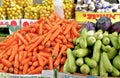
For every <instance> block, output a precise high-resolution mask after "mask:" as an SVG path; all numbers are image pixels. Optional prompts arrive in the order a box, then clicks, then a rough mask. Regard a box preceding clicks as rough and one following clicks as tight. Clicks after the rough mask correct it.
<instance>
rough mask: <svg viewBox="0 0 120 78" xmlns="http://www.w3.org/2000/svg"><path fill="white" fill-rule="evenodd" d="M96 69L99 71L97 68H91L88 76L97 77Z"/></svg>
mask: <svg viewBox="0 0 120 78" xmlns="http://www.w3.org/2000/svg"><path fill="white" fill-rule="evenodd" d="M98 69H99V68H98V66H97V67H95V68H92V69H91V70H90V75H91V76H98V75H99V70H98Z"/></svg>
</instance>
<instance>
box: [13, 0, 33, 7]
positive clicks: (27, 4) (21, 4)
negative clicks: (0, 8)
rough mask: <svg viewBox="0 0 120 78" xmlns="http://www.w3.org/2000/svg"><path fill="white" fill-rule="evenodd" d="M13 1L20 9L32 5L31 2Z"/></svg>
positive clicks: (24, 0)
mask: <svg viewBox="0 0 120 78" xmlns="http://www.w3.org/2000/svg"><path fill="white" fill-rule="evenodd" d="M15 1H16V4H18V5H19V6H21V7H27V6H29V5H32V4H33V0H15Z"/></svg>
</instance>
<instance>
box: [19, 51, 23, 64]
mask: <svg viewBox="0 0 120 78" xmlns="http://www.w3.org/2000/svg"><path fill="white" fill-rule="evenodd" d="M23 55H24V53H23V51H21V52H19V58H18V60H19V62H20V63H21V62H22V60H23Z"/></svg>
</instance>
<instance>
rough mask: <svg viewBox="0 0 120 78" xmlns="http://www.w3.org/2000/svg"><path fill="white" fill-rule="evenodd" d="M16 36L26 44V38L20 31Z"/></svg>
mask: <svg viewBox="0 0 120 78" xmlns="http://www.w3.org/2000/svg"><path fill="white" fill-rule="evenodd" d="M17 36H18V37H19V38H20V40H21V41H22V42H23V43H24V44H25V45H27V44H28V42H27V40H25V38H24V37H23V36H22V35H21V34H20V33H17Z"/></svg>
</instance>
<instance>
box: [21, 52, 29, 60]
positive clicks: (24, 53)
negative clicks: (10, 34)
mask: <svg viewBox="0 0 120 78" xmlns="http://www.w3.org/2000/svg"><path fill="white" fill-rule="evenodd" d="M27 53H28V52H27V51H23V56H22V59H26V57H27Z"/></svg>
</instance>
